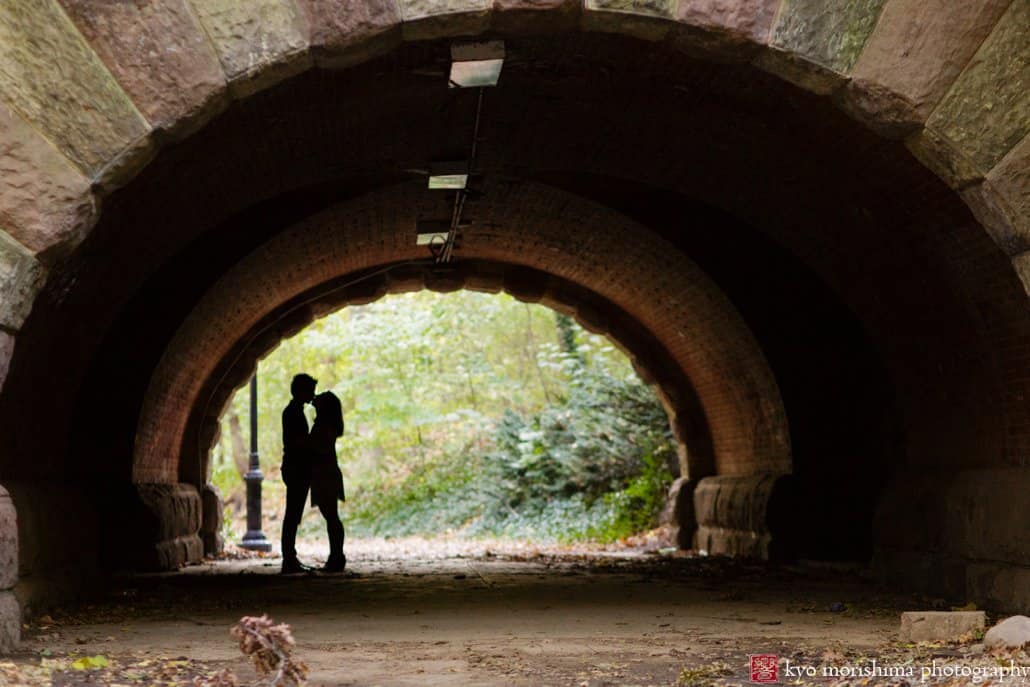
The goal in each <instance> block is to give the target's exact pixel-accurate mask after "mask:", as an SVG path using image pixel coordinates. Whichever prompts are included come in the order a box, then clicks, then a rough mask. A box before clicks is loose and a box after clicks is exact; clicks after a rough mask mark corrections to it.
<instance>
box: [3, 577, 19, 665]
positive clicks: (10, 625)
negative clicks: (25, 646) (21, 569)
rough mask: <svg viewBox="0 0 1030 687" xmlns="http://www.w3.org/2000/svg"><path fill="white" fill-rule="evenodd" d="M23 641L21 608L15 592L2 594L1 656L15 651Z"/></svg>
mask: <svg viewBox="0 0 1030 687" xmlns="http://www.w3.org/2000/svg"><path fill="white" fill-rule="evenodd" d="M19 641H21V608H20V607H19V606H18V599H16V598H15V597H14V592H12V591H3V592H0V654H5V653H8V652H11V651H14V649H15V648H17V646H18V642H19Z"/></svg>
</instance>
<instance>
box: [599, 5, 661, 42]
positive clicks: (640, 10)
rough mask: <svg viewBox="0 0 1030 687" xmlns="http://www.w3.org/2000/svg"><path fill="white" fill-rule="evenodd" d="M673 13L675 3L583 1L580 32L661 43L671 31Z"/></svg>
mask: <svg viewBox="0 0 1030 687" xmlns="http://www.w3.org/2000/svg"><path fill="white" fill-rule="evenodd" d="M675 12H676V3H675V1H674V0H586V2H585V3H584V6H583V28H584V29H586V30H587V31H601V32H605V33H618V34H622V35H626V36H633V37H634V38H640V39H641V40H646V41H660V40H662V39H663V38H665V37H666V36H667V35H669V32H670V31H672V29H673V28H674V26H675V24H674V23H673V22H672V21H670V20H673V19H675V18H676V16H675Z"/></svg>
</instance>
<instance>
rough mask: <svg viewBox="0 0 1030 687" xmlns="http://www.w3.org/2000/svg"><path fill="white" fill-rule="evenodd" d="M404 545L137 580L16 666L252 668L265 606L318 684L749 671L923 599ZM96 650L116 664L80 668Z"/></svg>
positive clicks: (805, 652)
mask: <svg viewBox="0 0 1030 687" xmlns="http://www.w3.org/2000/svg"><path fill="white" fill-rule="evenodd" d="M404 553H405V552H404V551H403V550H402V549H401V550H398V551H397V555H393V556H391V555H390V554H389V553H387V554H384V553H383V551H382V549H381V548H379V549H376V550H375V551H373V552H372V553H369V551H365V552H364V553H362V552H361V547H360V546H351V547H350V554H349V556H350V564H349V570H350V572H349V573H348V574H345V575H342V576H291V577H283V576H280V575H277V574H276V573H277V572H278V566H279V561H278V559H260V558H258V559H249V560H235V561H220V562H216V563H210V564H207V565H204V566H197V567H193V568H190V569H188V570H186V571H185V572H184V573H180V574H177V575H163V576H160V575H159V576H144V577H136V578H130V579H126V580H122V581H121V582H120V584H119V585H118V586H117V587H116V588H115V589H113V590H112V591H111V593H110V595H109V596H108V598H106V599H105V600H103V601H102V602H99V603H96V604H91V605H84V606H81V607H78V608H70V609H67V611H66V612H64V613H61V614H53V617H52V618H43V619H39V621H38V622H36V623H35V624H34V625H33V626H32V627H31V628H30V629H29V630H28V631H27V632H26V634H27V637H26V639H25V641H24V642H23V649H22V651H21V652H20V653H19V654H18V656H16V657H15V661H14V664H13V665H14V666H15V667H14V668H9V670H11V671H15V670H17V669H18V668H19V667H20V669H21V670H22V671H23V674H28V673H27V672H26V671H31V670H34V669H37V668H36V666H39V667H38V670H40V671H49V674H51V675H54V676H55V677H54V682H55V684H86V683H88V684H112V683H114V684H145V683H148V682H154V681H160V680H162V679H164V680H165V683H166V684H169V683H171V684H175V683H188V682H189V680H190V679H191V678H192V677H193V676H194V675H208V674H211V673H213V672H214V671H216V670H219V669H222V668H232V669H233V670H234V671H236V672H237V674H238V675H239V676H240V678H241V680H242V681H244V682H253V681H254V680H255V679H256V676H255V674H254V672H253V670H252V669H251V668H250V666H249V665H248V664H247V662H246V661H245V659H244V658H243V657H242V656H241V654H240V653H239V651H238V650H237V648H236V646H235V642H234V641H233V640H232V639H231V638H230V636H229V633H228V630H229V627H230V626H231V625H232V624H233V623H235V622H236V621H237V620H238V619H239V618H240V617H241V616H243V615H260V614H263V613H267V614H268V615H270V616H271V617H272V618H274V619H275V620H276V621H278V622H286V623H289V624H290V625H291V626H292V628H293V635H294V637H295V638H296V641H297V646H296V649H295V654H296V655H297V657H298V658H300V659H301V660H303V661H304V662H306V663H307V664H308V666H309V667H310V670H311V672H310V684H313V685H322V684H325V685H421V686H424V685H589V686H593V685H674V684H676V683H677V680H680V681H681V683H682V684H687V685H693V684H697V685H700V684H711V683H713V681H719V682H720V683H724V684H741V683H746V682H747V679H748V673H747V671H748V655H749V654H758V653H770V654H777V655H778V656H780V657H781V658H782V657H793V658H794V659H795V661H797V662H801V661H809V662H812V661H815V662H818V661H819V660H823V661H825V660H827V657H828V656H829V657H830V658H831V659H833V658H836V659H838V660H840V661H846V660H850V659H851V658H854V657H857V656H867V655H869V654H877V653H880V654H882V653H883V652H884V651H887V650H889V649H890V647H892V646H893V645H892V644H891V642H892V640H893V639H894V638H895V632H896V630H897V627H898V620H897V618H898V616H897V612H898V611H899V610H900V609H903V608H905V607H906V606H908V607H911V606H912V605H914V604H916V603H917V602H915V601H913V600H911V599H905V598H903V597H899V596H896V595H891V594H884V593H881V592H880V591H878V590H877V589H875V588H874V587H872V586H871V585H869V584H868V583H866V582H863V581H862V580H861V579H859V578H858V577H857V576H854V575H848V574H842V573H839V572H838V573H832V572H828V571H822V570H813V569H806V570H800V569H788V568H782V567H772V566H764V565H745V564H740V563H734V562H732V561H725V560H713V559H698V558H682V557H668V556H655V555H650V556H647V555H637V554H632V553H631V554H611V553H607V554H606V553H599V552H587V553H583V554H576V553H569V552H563V553H562V554H560V555H551V554H549V553H547V552H538V551H529V552H527V551H522V550H515V551H508V552H502V553H500V554H498V553H494V552H492V551H486V550H484V549H482V547H480V549H479V550H473V551H468V550H459V551H448V550H447V549H446V548H445V549H444V550H443V552H442V553H440V555H437V556H435V557H434V556H428V555H427V556H423V557H422V558H421V559H418V560H413V559H411V558H407V557H405V555H403V554H404ZM408 554H410V551H409V552H408ZM837 603H839V604H844V605H845V606H844V610H843V611H839V612H832V611H831V610H830V609H831V608H835V609H839V607H838V606H835V605H834V604H837ZM97 655H102V656H103V657H104V659H105V660H106V661H107V662H108V665H107V666H101V667H98V668H97V669H96V670H92V671H90V670H78V671H76V670H71V669H69V668H68V666H69V665H70V662H71V661H72V660H74V659H76V658H81V657H85V656H97ZM41 657H42V660H41ZM41 664H42V665H41ZM684 669H686V671H685V672H684ZM2 674H3V673H2V671H0V676H2ZM40 674H42V672H41V673H40ZM162 676H163V677H162ZM821 683H822V684H825V683H826V681H822V682H821ZM0 684H3V678H2V677H0ZM855 684H859V683H855ZM869 684H881V683H878V682H872V683H869ZM1008 684H1014V683H1012V682H1009V683H1008ZM1017 684H1018V683H1017Z"/></svg>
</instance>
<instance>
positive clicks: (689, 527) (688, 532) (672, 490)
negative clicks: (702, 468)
mask: <svg viewBox="0 0 1030 687" xmlns="http://www.w3.org/2000/svg"><path fill="white" fill-rule="evenodd" d="M696 486H697V481H696V480H691V479H689V478H687V477H679V478H677V479H676V480H675V481H674V482H673V483H672V485H671V486H670V487H669V494H668V496H667V497H666V501H665V506H664V507H663V508H662V512H661V514H660V515H659V522H660V523H661V524H662V525H665V526H667V527H670V528H671V529H672V538H673V542H674V543H675V544H676V546H677V547H679V548H681V549H689V548H691V547H692V546H693V545H694V534H695V532H696V531H697V518H696V517H695V515H694V488H695V487H696Z"/></svg>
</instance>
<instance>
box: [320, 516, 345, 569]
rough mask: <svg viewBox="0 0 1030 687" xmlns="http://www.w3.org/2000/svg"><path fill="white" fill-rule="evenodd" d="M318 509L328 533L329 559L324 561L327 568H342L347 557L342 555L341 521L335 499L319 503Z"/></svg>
mask: <svg viewBox="0 0 1030 687" xmlns="http://www.w3.org/2000/svg"><path fill="white" fill-rule="evenodd" d="M318 509H319V510H320V511H321V512H322V517H323V518H325V529H326V531H327V533H328V534H329V560H327V561H326V563H325V567H326V569H327V570H337V571H339V570H343V568H344V566H345V565H347V559H346V558H345V557H344V555H343V523H342V522H340V514H339V513H338V512H337V510H336V500H335V499H333V501H332V503H321V504H319V505H318Z"/></svg>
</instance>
